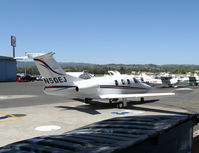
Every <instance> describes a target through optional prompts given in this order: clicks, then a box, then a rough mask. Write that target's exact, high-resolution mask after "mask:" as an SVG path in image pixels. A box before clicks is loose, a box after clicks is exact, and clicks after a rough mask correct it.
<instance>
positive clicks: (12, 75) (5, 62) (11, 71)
mask: <svg viewBox="0 0 199 153" xmlns="http://www.w3.org/2000/svg"><path fill="white" fill-rule="evenodd" d="M16 73H17V63H16V59H13V58H12V57H5V56H0V82H5V81H15V80H16Z"/></svg>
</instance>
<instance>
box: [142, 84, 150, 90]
mask: <svg viewBox="0 0 199 153" xmlns="http://www.w3.org/2000/svg"><path fill="white" fill-rule="evenodd" d="M144 86H145V88H146V89H147V90H150V89H151V88H152V87H151V86H150V85H148V84H144Z"/></svg>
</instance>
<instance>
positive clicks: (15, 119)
mask: <svg viewBox="0 0 199 153" xmlns="http://www.w3.org/2000/svg"><path fill="white" fill-rule="evenodd" d="M0 115H4V116H10V117H14V119H9V120H4V121H1V120H0V123H5V122H11V121H17V120H21V119H22V118H21V117H17V116H15V115H12V114H6V113H0Z"/></svg>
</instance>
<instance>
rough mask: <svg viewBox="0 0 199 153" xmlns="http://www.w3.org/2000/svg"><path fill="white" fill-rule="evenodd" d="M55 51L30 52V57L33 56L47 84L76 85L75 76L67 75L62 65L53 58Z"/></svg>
mask: <svg viewBox="0 0 199 153" xmlns="http://www.w3.org/2000/svg"><path fill="white" fill-rule="evenodd" d="M53 55H54V53H53V52H50V53H46V54H28V57H29V58H33V60H34V61H35V63H36V66H37V68H38V70H39V72H40V74H41V76H42V77H43V81H44V83H45V84H46V85H47V86H61V85H62V86H63V85H64V86H66V85H69V86H70V85H71V86H73V85H74V81H75V79H77V78H75V77H72V76H70V75H67V74H66V73H65V72H64V70H63V69H62V68H61V66H60V65H59V64H58V63H57V62H56V61H55V59H54V58H53Z"/></svg>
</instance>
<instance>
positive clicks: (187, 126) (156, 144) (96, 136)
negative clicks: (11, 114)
mask: <svg viewBox="0 0 199 153" xmlns="http://www.w3.org/2000/svg"><path fill="white" fill-rule="evenodd" d="M197 122H198V119H197V116H196V115H157V116H128V117H117V118H112V119H108V120H104V121H101V122H97V123H94V124H91V125H88V126H85V127H82V128H79V129H76V130H73V131H70V132H67V133H64V134H62V135H53V136H43V137H36V138H33V139H28V140H24V141H20V142H17V143H13V144H10V145H7V146H5V147H2V148H0V152H5V153H8V152H14V153H16V152H20V153H21V152H22V153H29V152H42V153H43V152H44V153H51V152H61V153H65V152H66V153H73V152H76V153H77V152H78V153H104V152H106V153H113V152H114V153H115V152H117V153H120V152H121V153H122V152H158V151H161V152H172V151H175V152H176V151H179V152H180V153H184V152H186V153H187V152H190V151H191V145H192V132H193V131H192V127H193V126H194V125H195V124H196V123H197ZM167 141H168V142H167ZM179 141H181V142H179ZM169 143H171V146H168V145H170V144H169ZM172 144H174V145H175V148H173V149H171V148H172V147H173V146H172ZM161 146H164V147H161ZM139 148H141V149H139ZM158 148H159V149H162V150H158ZM169 148H170V149H169ZM176 153H177V152H176Z"/></svg>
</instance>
